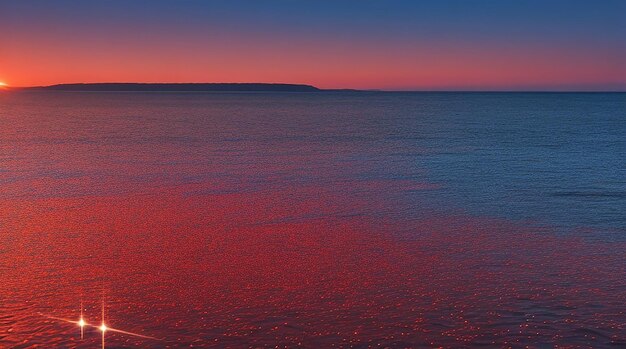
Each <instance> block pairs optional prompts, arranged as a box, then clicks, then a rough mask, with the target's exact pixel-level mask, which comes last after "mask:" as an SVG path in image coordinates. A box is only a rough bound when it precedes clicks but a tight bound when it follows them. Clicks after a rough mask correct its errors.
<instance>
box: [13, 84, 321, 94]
mask: <svg viewBox="0 0 626 349" xmlns="http://www.w3.org/2000/svg"><path fill="white" fill-rule="evenodd" d="M23 89H26V90H41V91H86V92H321V91H328V90H322V89H319V88H317V87H315V86H311V85H303V84H273V83H79V84H59V85H51V86H37V87H25V88H23Z"/></svg>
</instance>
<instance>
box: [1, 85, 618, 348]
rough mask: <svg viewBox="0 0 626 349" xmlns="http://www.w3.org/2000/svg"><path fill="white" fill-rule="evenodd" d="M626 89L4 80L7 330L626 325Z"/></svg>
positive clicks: (26, 336) (438, 343)
mask: <svg viewBox="0 0 626 349" xmlns="http://www.w3.org/2000/svg"><path fill="white" fill-rule="evenodd" d="M625 134H626V95H625V94H620V93H612V94H611V93H607V94H603V93H591V94H582V93H330V92H329V93H80V92H0V348H34V347H40V348H54V347H63V348H94V347H98V346H101V344H102V336H101V332H99V331H98V330H97V329H96V328H92V327H86V328H85V332H84V338H82V339H81V333H80V329H79V327H78V326H77V325H76V324H73V323H70V322H66V321H63V320H61V319H67V320H70V321H77V320H78V319H79V317H80V313H81V310H80V309H81V302H82V304H83V316H84V318H85V320H86V321H87V322H88V323H90V324H94V325H96V326H98V325H100V322H101V319H102V304H103V303H104V312H105V319H106V323H107V325H108V326H110V327H112V328H116V329H121V330H123V331H127V332H132V333H135V334H141V335H145V336H149V337H153V338H144V337H138V336H134V335H131V334H126V333H120V332H114V331H107V332H106V333H105V346H106V347H107V348H139V347H149V348H189V347H194V348H243V347H252V348H270V347H271V348H274V347H281V348H284V347H287V348H299V347H301V348H370V347H371V348H385V347H389V348H418V347H455V348H459V347H460V348H474V347H512V348H523V347H527V346H528V347H532V348H551V347H555V346H558V347H576V348H577V347H582V348H586V347H593V348H613V347H620V346H626V328H625V327H626V307H625V304H626V214H624V213H625V212H626V161H624V159H626V137H625V136H624V135H625Z"/></svg>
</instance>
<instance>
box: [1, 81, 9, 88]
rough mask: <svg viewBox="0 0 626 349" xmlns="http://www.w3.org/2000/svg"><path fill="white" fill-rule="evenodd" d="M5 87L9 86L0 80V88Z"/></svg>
mask: <svg viewBox="0 0 626 349" xmlns="http://www.w3.org/2000/svg"><path fill="white" fill-rule="evenodd" d="M7 87H9V85H7V84H6V83H4V82H2V81H0V89H3V88H7Z"/></svg>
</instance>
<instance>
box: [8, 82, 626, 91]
mask: <svg viewBox="0 0 626 349" xmlns="http://www.w3.org/2000/svg"><path fill="white" fill-rule="evenodd" d="M71 85H73V86H78V85H92V86H97V85H277V86H280V85H282V86H306V87H312V88H315V89H317V90H318V92H333V91H336V92H338V91H347V92H349V91H353V92H424V93H427V92H465V93H468V92H477V93H481V92H482V93H490V92H492V93H498V92H501V93H515V92H517V93H625V92H626V87H622V88H616V89H593V88H588V89H585V88H580V89H567V88H554V89H552V88H549V87H546V88H537V89H533V88H520V89H516V88H507V89H497V88H496V89H492V88H486V89H481V88H415V89H411V88H408V89H403V88H390V89H386V88H351V87H339V88H321V87H317V86H315V85H313V84H308V83H289V82H119V81H118V82H70V83H55V84H50V85H31V86H12V85H7V84H5V85H3V86H2V88H0V91H2V90H4V91H7V90H19V89H38V88H40V89H45V88H50V87H61V86H71ZM57 92H237V91H166V90H163V91H78V90H74V91H57ZM240 92H246V91H240ZM251 92H254V91H251ZM257 92H263V91H257ZM269 92H272V91H269ZM311 92H314V91H311Z"/></svg>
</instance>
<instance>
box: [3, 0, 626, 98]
mask: <svg viewBox="0 0 626 349" xmlns="http://www.w3.org/2000/svg"><path fill="white" fill-rule="evenodd" d="M625 62H626V1H621V0H586V1H581V0H510V1H501V0H500V1H496V0H424V1H417V0H387V1H382V0H381V1H374V0H359V1H357V0H355V1H347V0H332V1H331V0H327V1H326V0H318V1H314V0H301V1H297V0H266V1H263V0H248V1H246V0H228V1H226V0H212V1H189V0H188V1H185V0H181V1H173V0H172V1H161V0H151V1H147V0H126V1H118V0H109V1H67V0H57V1H44V0H39V1H35V0H23V1H13V0H0V81H1V82H4V83H6V84H9V85H10V86H38V85H50V84H58V83H73V82H282V83H305V84H312V85H315V86H317V87H321V88H359V89H386V90H619V91H623V90H626V63H625Z"/></svg>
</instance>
